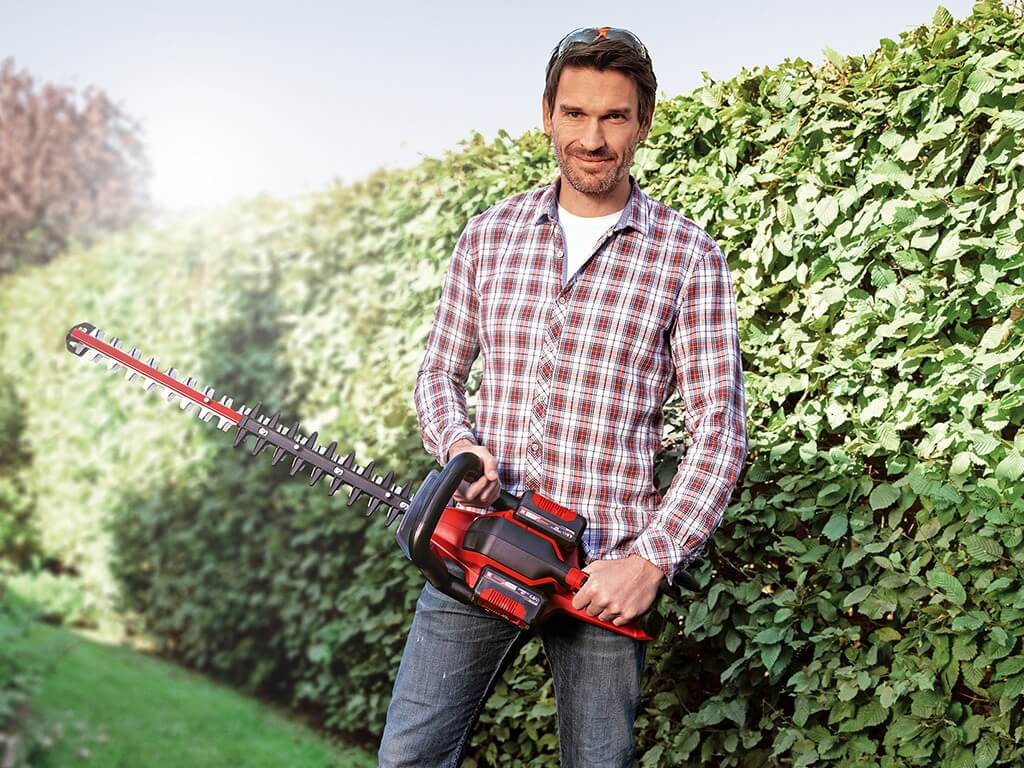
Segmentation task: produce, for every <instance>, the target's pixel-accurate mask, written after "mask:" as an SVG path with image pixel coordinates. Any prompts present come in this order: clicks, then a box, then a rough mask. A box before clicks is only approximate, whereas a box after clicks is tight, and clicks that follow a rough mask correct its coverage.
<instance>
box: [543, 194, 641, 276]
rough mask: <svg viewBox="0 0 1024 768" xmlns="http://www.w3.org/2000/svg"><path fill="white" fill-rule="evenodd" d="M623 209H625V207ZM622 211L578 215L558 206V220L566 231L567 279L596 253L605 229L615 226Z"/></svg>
mask: <svg viewBox="0 0 1024 768" xmlns="http://www.w3.org/2000/svg"><path fill="white" fill-rule="evenodd" d="M622 210H625V208H623V209H622ZM621 215H622V211H616V212H615V213H609V214H608V215H607V216H577V215H575V214H573V213H569V212H568V211H567V210H565V208H563V207H562V206H561V205H559V206H558V221H559V222H560V223H561V225H562V231H563V232H564V233H565V279H566V280H568V279H569V278H570V277H572V276H573V275H575V274H576V270H578V269H579V268H580V267H582V266H583V262H585V261H586V260H587V259H589V258H590V257H591V255H593V253H594V246H595V245H597V241H598V239H599V238H600V237H601V235H603V234H604V233H605V231H606V230H607V229H608V228H609V227H611V226H614V225H615V223H616V222H618V220H619V216H621Z"/></svg>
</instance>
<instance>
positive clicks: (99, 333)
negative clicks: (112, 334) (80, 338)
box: [93, 328, 103, 341]
mask: <svg viewBox="0 0 1024 768" xmlns="http://www.w3.org/2000/svg"><path fill="white" fill-rule="evenodd" d="M93 335H94V336H95V337H96V340H97V341H103V331H101V330H100V329H99V328H97V329H96V333H94V334H93Z"/></svg>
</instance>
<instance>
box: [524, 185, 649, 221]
mask: <svg viewBox="0 0 1024 768" xmlns="http://www.w3.org/2000/svg"><path fill="white" fill-rule="evenodd" d="M561 183H562V177H561V175H559V177H558V178H557V179H555V181H554V183H553V184H549V185H548V186H546V187H544V189H543V191H542V192H541V194H540V197H538V198H537V202H536V213H535V214H534V217H533V223H534V224H535V225H536V224H541V223H543V221H544V219H550V220H551V221H558V190H559V189H560V185H561ZM645 197H646V195H644V193H643V191H641V189H640V186H639V185H638V184H637V183H636V179H634V178H633V174H630V175H629V199H628V200H626V207H625V208H624V209H623V210H622V215H621V216H619V220H618V222H617V223H616V224H615V226H614V227H612V231H613V232H618V231H619V230H620V229H626V228H627V227H632V228H633V229H635V230H636V231H637V232H639V233H640V234H641V235H645V236H646V235H647V203H646V200H645V199H644V198H645Z"/></svg>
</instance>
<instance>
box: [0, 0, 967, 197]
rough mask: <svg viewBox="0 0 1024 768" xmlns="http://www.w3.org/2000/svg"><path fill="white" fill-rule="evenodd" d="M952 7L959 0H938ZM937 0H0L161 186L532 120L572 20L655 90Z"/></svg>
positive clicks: (2, 38) (817, 50) (400, 161)
mask: <svg viewBox="0 0 1024 768" xmlns="http://www.w3.org/2000/svg"><path fill="white" fill-rule="evenodd" d="M943 5H944V6H945V7H946V8H947V9H949V11H950V12H951V13H952V14H953V16H954V17H956V18H958V19H961V18H964V17H965V16H968V15H969V14H970V10H971V6H972V2H970V0H943ZM937 7H938V2H936V1H935V0H859V2H856V3H842V4H840V3H826V2H821V1H820V0H775V2H772V3H767V2H762V1H758V0H733V2H729V3H710V2H694V1H692V0H675V2H658V1H656V0H650V1H648V2H638V3H635V4H627V3H626V2H624V0H619V1H618V2H614V3H613V2H609V1H608V0H590V1H589V2H588V3H586V4H582V3H568V2H565V3H559V2H556V1H555V0H543V1H542V0H519V1H518V2H510V1H509V0H506V1H505V2H501V3H497V2H491V3H486V2H484V0H476V2H470V1H469V0H458V1H452V2H443V1H441V0H438V2H413V1H412V0H406V1H405V2H397V1H391V0H377V1H376V2H367V1H366V0H360V2H340V1H337V0H336V1H335V2H330V1H329V0H319V1H316V0H291V2H288V3H269V2H265V1H264V0H246V2H230V3H229V2H212V1H210V0H208V1H207V2H197V1H196V0H176V2H173V3H145V2H138V0H131V1H129V0H121V1H116V0H95V1H94V2H88V3H83V2H70V1H69V0H65V1H64V2H53V1H52V0H33V2H25V0H18V2H11V0H0V19H2V22H0V59H2V58H5V57H8V56H13V57H14V59H15V62H16V64H17V65H18V67H19V68H27V69H28V70H29V71H30V72H32V74H33V75H35V76H36V78H37V80H48V81H51V82H57V83H62V84H69V85H73V86H76V87H80V88H81V87H85V86H87V85H90V84H92V85H96V86H98V87H100V88H103V89H105V90H106V91H107V93H108V94H110V96H111V97H112V98H113V99H114V100H115V101H117V102H118V103H119V104H120V105H121V106H122V107H123V109H125V110H126V111H127V112H128V113H129V114H131V115H133V116H134V117H136V118H137V119H139V120H140V122H141V123H142V125H143V129H144V135H145V139H146V142H147V145H148V147H149V154H150V158H151V160H152V163H153V170H154V176H153V194H154V197H155V199H156V200H157V202H158V203H161V204H164V205H167V206H175V207H177V206H186V205H188V206H191V205H204V204H210V203H220V202H225V201H227V200H229V199H231V198H232V197H236V196H240V195H250V194H256V193H258V192H270V193H272V194H277V195H290V194H296V193H302V192H307V191H313V190H315V189H318V188H321V187H323V186H325V185H326V184H327V183H329V182H330V180H331V179H334V178H340V179H342V180H344V181H352V180H354V179H358V178H360V177H363V176H365V175H366V174H367V173H369V172H370V171H372V170H373V169H375V168H378V167H389V168H392V167H408V166H410V165H414V164H415V163H417V162H418V161H419V159H420V158H422V157H424V156H439V155H441V154H443V152H444V151H445V150H447V149H456V148H457V147H458V142H459V141H460V140H461V139H464V138H467V137H468V136H469V134H470V132H471V131H472V130H474V129H475V130H479V131H481V132H482V133H483V134H484V135H485V136H487V137H488V138H491V137H493V136H494V135H495V133H496V132H497V130H498V129H499V128H504V129H505V130H507V131H508V132H509V133H510V134H512V135H513V136H515V135H518V134H520V133H522V132H523V131H526V130H528V129H530V128H533V127H536V126H539V125H540V114H541V113H540V99H541V92H542V90H543V78H544V66H545V64H546V63H547V59H548V56H549V55H550V52H551V49H552V48H553V47H554V46H555V44H556V43H557V42H558V41H559V39H560V38H561V37H562V36H563V35H564V34H565V33H567V32H569V31H570V30H572V29H575V28H576V27H581V26H601V25H611V26H621V27H626V28H628V29H631V30H632V31H633V32H635V33H636V34H637V35H638V36H639V37H640V38H641V39H642V40H643V41H644V43H645V44H646V45H647V47H648V49H649V50H650V52H651V58H652V59H653V62H654V71H655V74H656V75H657V77H658V87H659V91H661V92H662V93H664V94H667V95H670V96H671V95H676V94H679V93H683V92H687V91H690V90H692V89H693V88H695V87H697V86H699V85H700V84H701V74H700V73H701V71H702V70H704V71H706V72H708V74H709V75H711V77H713V78H714V79H716V80H722V79H728V78H730V77H732V76H734V75H735V74H737V73H738V72H739V71H740V69H741V68H742V67H744V66H745V67H747V68H748V69H749V68H753V67H755V66H759V65H776V64H778V63H780V62H781V61H783V60H784V59H785V58H786V57H790V58H795V57H797V56H800V57H803V58H804V59H806V60H810V61H812V62H813V63H815V64H820V63H821V62H822V60H823V56H822V53H821V51H822V49H823V48H824V47H826V46H827V47H831V48H833V49H835V50H837V51H839V52H840V53H842V54H864V53H868V52H870V51H872V50H874V48H876V47H877V44H878V41H879V39H881V38H882V37H891V38H892V39H894V40H895V39H897V38H898V35H899V33H900V32H901V31H908V30H910V29H913V28H914V27H915V26H918V25H920V24H927V23H929V22H930V21H931V18H932V15H933V14H934V12H935V9H936V8H937Z"/></svg>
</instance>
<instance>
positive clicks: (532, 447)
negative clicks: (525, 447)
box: [530, 443, 540, 454]
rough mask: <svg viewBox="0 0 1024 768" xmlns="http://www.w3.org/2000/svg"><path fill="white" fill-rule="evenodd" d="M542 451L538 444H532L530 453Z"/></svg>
mask: <svg viewBox="0 0 1024 768" xmlns="http://www.w3.org/2000/svg"><path fill="white" fill-rule="evenodd" d="M539 450H540V446H539V445H537V443H530V453H533V454H535V453H537V451H539Z"/></svg>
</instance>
